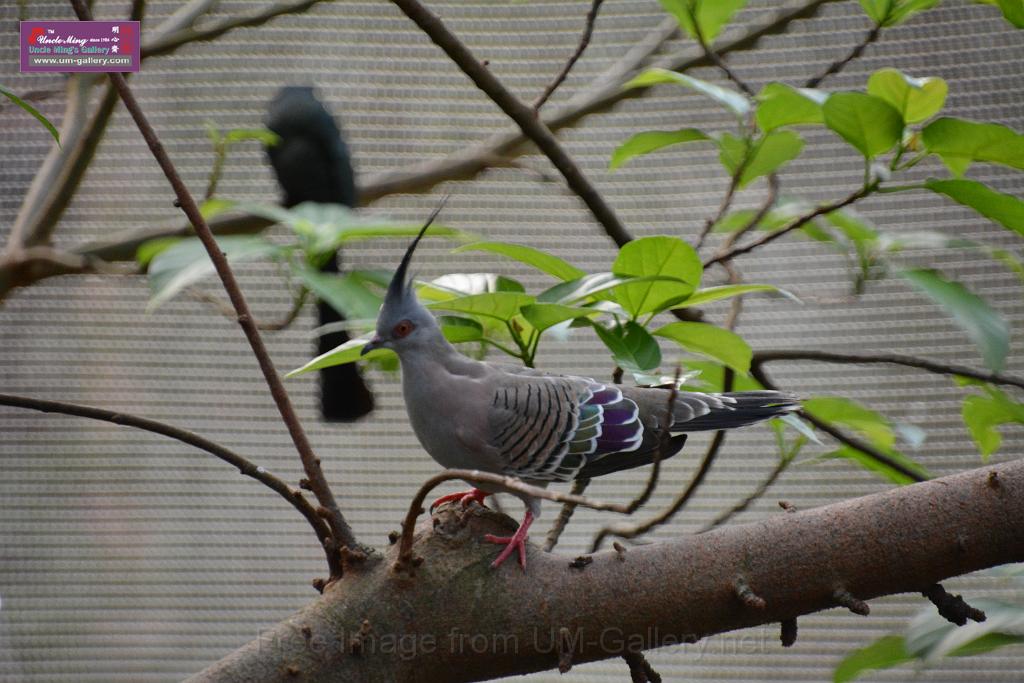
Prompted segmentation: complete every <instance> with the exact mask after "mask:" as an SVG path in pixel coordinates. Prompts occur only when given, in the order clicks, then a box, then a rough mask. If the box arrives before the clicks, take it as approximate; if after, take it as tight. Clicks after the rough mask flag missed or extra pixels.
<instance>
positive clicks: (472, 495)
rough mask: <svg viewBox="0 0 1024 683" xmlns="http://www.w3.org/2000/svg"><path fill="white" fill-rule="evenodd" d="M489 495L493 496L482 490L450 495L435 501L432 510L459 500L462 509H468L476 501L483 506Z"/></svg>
mask: <svg viewBox="0 0 1024 683" xmlns="http://www.w3.org/2000/svg"><path fill="white" fill-rule="evenodd" d="M489 495H491V494H489V493H487V492H486V491H481V490H480V489H472V490H470V491H456V492H455V493H449V494H448V495H446V496H441V497H440V498H438V499H437V500H435V501H434V502H433V503H431V504H430V510H431V511H433V510H434V508H436V507H437V506H438V505H440V504H441V503H449V502H451V501H453V500H457V501H459V502H460V503H462V507H466V506H467V505H469V504H470V503H471V502H473V501H474V500H475V501H476V502H478V503H480V504H481V505H483V504H484V498H486V497H487V496H489Z"/></svg>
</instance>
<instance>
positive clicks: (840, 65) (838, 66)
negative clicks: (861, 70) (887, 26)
mask: <svg viewBox="0 0 1024 683" xmlns="http://www.w3.org/2000/svg"><path fill="white" fill-rule="evenodd" d="M881 33H882V27H881V26H875V27H874V28H873V29H871V30H870V31H868V32H867V35H865V36H864V39H863V40H862V41H860V42H859V43H857V45H856V46H855V47H854V48H853V49H852V50H850V53H849V54H848V55H846V56H845V57H843V58H842V59H839V60H836V61H834V62H832V63H831V64H829V66H828V68H826V69H825V70H824V71H823V72H821V73H820V74H818V75H817V76H814V77H812V78H808V79H807V82H806V83H804V87H805V88H817V87H818V86H819V85H821V82H822V81H823V80H825V79H826V78H828V77H829V76H832V75H834V74H837V73H839V72H840V71H842V70H843V69H844V68H845V67H846V65H847V64H849V63H850V62H852V61H854V60H855V59H857V58H858V57H860V56H861V54H863V53H864V50H865V49H866V48H867V46H868V45H870V44H871V43H873V42H875V41H876V40H878V36H879V35H880V34H881Z"/></svg>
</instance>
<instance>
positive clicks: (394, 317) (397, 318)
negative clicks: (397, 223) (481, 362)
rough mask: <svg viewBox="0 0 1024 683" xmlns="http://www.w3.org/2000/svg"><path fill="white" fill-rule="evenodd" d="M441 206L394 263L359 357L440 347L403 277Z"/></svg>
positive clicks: (430, 322) (428, 317)
mask: <svg viewBox="0 0 1024 683" xmlns="http://www.w3.org/2000/svg"><path fill="white" fill-rule="evenodd" d="M443 207H444V202H442V203H441V205H440V206H438V207H437V208H436V209H434V212H433V213H432V214H430V218H428V219H427V222H426V223H425V224H424V225H423V227H422V228H421V229H420V232H419V234H418V235H416V238H415V239H413V241H412V244H410V245H409V248H408V249H406V250H405V256H403V257H402V262H401V263H399V264H398V269H397V270H395V274H394V276H393V277H392V278H391V283H390V284H389V285H388V291H387V294H386V295H385V296H384V305H383V306H381V308H380V313H379V314H378V315H377V333H376V334H375V335H374V337H373V339H371V340H370V341H369V342H368V343H367V344H366V346H364V347H363V351H362V353H363V355H366V354H367V353H369V352H370V351H372V350H374V349H391V350H393V351H394V352H395V353H398V354H399V355H401V354H402V353H403V352H404V351H408V350H411V349H414V348H424V347H426V346H430V345H435V344H439V343H440V344H444V343H445V340H444V336H443V335H442V334H441V329H440V328H439V327H438V325H437V321H436V320H435V319H434V316H433V314H432V313H431V312H430V311H428V310H427V309H426V308H425V307H424V306H423V304H421V303H420V302H419V300H418V299H417V298H416V289H415V287H413V283H412V278H411V277H409V276H408V275H407V271H408V269H409V262H410V261H411V260H412V255H413V252H414V251H416V245H418V244H419V243H420V239H422V238H423V235H424V233H426V232H427V228H429V227H430V224H431V223H433V222H434V219H435V218H437V214H439V213H440V212H441V209H442V208H443Z"/></svg>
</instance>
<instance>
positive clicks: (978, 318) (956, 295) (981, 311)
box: [901, 269, 1010, 372]
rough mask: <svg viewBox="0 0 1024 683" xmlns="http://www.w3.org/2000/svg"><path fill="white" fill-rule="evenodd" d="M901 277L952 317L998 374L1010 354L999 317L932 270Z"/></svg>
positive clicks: (1006, 328) (1003, 322)
mask: <svg viewBox="0 0 1024 683" xmlns="http://www.w3.org/2000/svg"><path fill="white" fill-rule="evenodd" d="M901 274H902V275H903V277H905V278H907V280H908V281H909V282H910V283H911V284H913V285H914V286H915V287H917V288H918V289H919V290H921V291H922V292H924V293H925V294H926V295H928V297H929V298H931V299H932V300H933V301H934V302H935V303H937V304H939V305H940V306H942V307H943V308H945V309H946V311H947V312H948V313H949V314H950V315H952V316H953V320H954V321H956V323H957V324H958V325H959V326H960V327H961V328H963V329H964V331H966V332H967V334H968V336H970V338H971V339H972V340H974V343H975V344H977V346H978V348H979V349H980V350H981V355H982V358H984V359H985V365H987V366H988V368H989V369H990V370H992V372H999V371H1000V370H1002V368H1003V365H1004V364H1005V362H1006V355H1007V354H1008V353H1009V351H1010V328H1009V326H1008V325H1007V324H1006V320H1004V319H1003V317H1002V316H1001V315H999V314H998V313H996V312H995V311H994V310H993V309H992V307H991V306H989V305H988V303H987V302H986V301H985V300H984V299H982V298H980V297H979V296H977V295H975V294H973V293H971V292H970V291H969V290H968V289H967V288H966V287H964V286H963V285H961V284H960V283H959V282H953V281H950V280H946V279H944V278H943V277H942V276H941V275H939V274H938V273H936V272H935V271H933V270H924V269H915V270H904V271H902V272H901Z"/></svg>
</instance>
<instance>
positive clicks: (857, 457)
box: [821, 446, 931, 486]
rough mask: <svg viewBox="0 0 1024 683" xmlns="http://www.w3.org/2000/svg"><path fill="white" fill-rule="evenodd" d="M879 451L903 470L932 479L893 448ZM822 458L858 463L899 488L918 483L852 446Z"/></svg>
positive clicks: (926, 472)
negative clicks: (841, 459) (843, 459)
mask: <svg viewBox="0 0 1024 683" xmlns="http://www.w3.org/2000/svg"><path fill="white" fill-rule="evenodd" d="M878 450H880V451H881V452H882V453H884V454H885V455H886V456H888V458H889V459H890V460H893V461H894V462H898V463H899V464H900V465H902V466H903V469H905V470H910V471H911V472H915V473H916V474H917V475H918V476H919V477H921V478H923V479H930V478H931V475H930V474H929V473H928V470H926V469H925V468H924V467H921V465H919V464H918V463H916V462H914V461H913V460H911V459H910V458H908V457H907V456H906V455H904V454H903V453H900V452H899V451H897V450H895V449H893V448H879V449H878ZM821 457H822V459H827V458H845V459H847V460H850V461H852V462H855V463H857V464H858V465H860V466H861V467H863V468H864V469H866V470H868V471H869V472H874V473H876V474H879V475H881V476H882V477H883V478H885V479H887V480H888V481H891V482H892V483H894V484H897V485H899V486H906V485H907V484H913V483H916V481H917V480H916V479H913V478H912V477H909V476H907V475H906V474H904V473H903V472H902V471H901V470H898V469H895V468H893V467H890V466H889V465H887V464H886V463H884V462H880V461H878V460H876V459H875V458H873V457H871V456H869V455H868V454H867V453H864V452H862V451H860V450H858V449H856V448H852V447H850V446H840V447H839V448H837V449H836V450H834V451H832V452H831V453H826V454H825V455H823V456H821Z"/></svg>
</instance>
